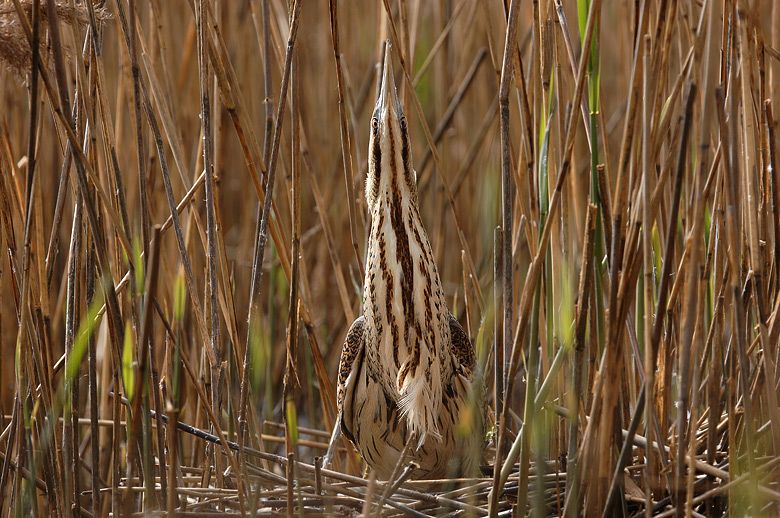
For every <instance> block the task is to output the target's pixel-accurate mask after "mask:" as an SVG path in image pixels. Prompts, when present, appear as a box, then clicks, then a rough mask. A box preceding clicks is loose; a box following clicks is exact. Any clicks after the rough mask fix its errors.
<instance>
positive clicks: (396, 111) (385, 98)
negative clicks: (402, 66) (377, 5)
mask: <svg viewBox="0 0 780 518" xmlns="http://www.w3.org/2000/svg"><path fill="white" fill-rule="evenodd" d="M381 81H382V82H381V83H380V85H379V95H378V96H377V98H376V106H375V107H374V117H377V118H378V119H380V120H382V121H385V120H387V118H389V117H390V116H391V115H395V116H396V117H397V118H398V119H400V118H401V116H402V115H403V109H402V108H401V101H400V100H399V99H398V92H397V91H396V88H395V78H394V77H393V59H392V54H391V52H390V40H388V41H387V42H386V43H385V56H384V68H383V70H382V80H381Z"/></svg>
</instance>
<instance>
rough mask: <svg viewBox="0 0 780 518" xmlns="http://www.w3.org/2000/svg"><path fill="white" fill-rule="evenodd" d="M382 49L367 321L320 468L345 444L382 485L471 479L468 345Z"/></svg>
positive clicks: (472, 372) (478, 421) (369, 183)
mask: <svg viewBox="0 0 780 518" xmlns="http://www.w3.org/2000/svg"><path fill="white" fill-rule="evenodd" d="M384 47H385V49H384V60H383V61H384V64H383V65H382V75H381V79H380V83H379V86H378V89H377V91H378V94H377V99H376V104H375V107H374V112H373V115H372V117H371V126H370V135H369V152H368V171H367V175H366V182H365V199H366V204H367V208H368V211H369V212H370V219H371V225H370V232H369V236H368V244H367V251H366V265H365V277H364V282H363V300H362V314H361V315H360V316H359V317H358V318H357V319H356V320H355V321H354V322H353V323H352V325H351V326H350V328H349V330H348V331H347V335H346V338H345V340H344V345H343V347H342V351H341V356H340V361H339V370H338V385H337V406H338V415H337V419H336V425H335V427H334V430H333V434H332V436H331V440H330V445H329V448H328V453H327V455H326V459H325V462H326V463H328V462H330V461H331V459H332V457H333V452H334V449H335V443H336V441H337V440H338V437H339V436H340V435H341V434H343V435H344V436H345V437H346V438H347V439H348V440H349V441H350V442H351V443H352V444H353V445H354V447H355V448H356V449H357V451H358V453H359V454H360V455H361V456H362V458H363V460H364V461H365V463H366V464H367V465H368V467H369V468H371V469H373V470H374V473H375V475H376V477H377V478H379V479H381V480H388V479H390V477H391V476H392V475H393V473H398V472H397V471H395V470H397V466H400V463H401V461H404V462H406V460H407V459H409V460H410V462H411V463H412V469H413V472H412V473H411V477H413V478H418V479H432V478H443V477H446V476H473V475H476V474H478V472H479V464H480V461H481V455H482V451H483V442H484V441H483V439H484V433H483V428H484V415H483V412H482V410H481V403H480V401H479V400H480V395H481V393H482V392H481V383H480V382H479V381H478V378H479V376H478V372H477V362H476V359H475V353H474V347H473V344H472V342H471V340H470V339H469V337H468V335H467V334H466V332H465V331H464V330H463V327H462V326H461V325H460V323H459V322H458V320H457V319H456V318H455V317H454V316H453V315H452V314H451V313H450V311H449V309H448V307H447V302H446V300H445V295H444V290H443V289H442V283H441V279H440V277H439V273H438V270H437V268H436V263H435V260H434V256H433V250H432V248H431V244H430V241H429V239H428V235H427V233H426V231H425V228H424V226H423V222H422V218H421V216H420V207H419V199H418V195H417V178H416V177H417V174H416V172H415V171H414V169H413V167H412V153H411V143H410V140H409V129H408V125H407V121H406V117H405V115H404V111H403V107H402V105H401V101H400V100H399V97H398V92H397V90H396V85H395V80H394V77H393V68H392V59H391V45H390V41H387V42H386V43H385V46H384ZM475 404H476V407H477V408H476V411H475V410H474V407H475ZM404 454H406V455H404Z"/></svg>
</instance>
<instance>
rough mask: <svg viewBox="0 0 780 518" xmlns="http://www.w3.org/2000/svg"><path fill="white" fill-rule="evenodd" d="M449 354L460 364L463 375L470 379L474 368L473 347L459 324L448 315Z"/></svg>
mask: <svg viewBox="0 0 780 518" xmlns="http://www.w3.org/2000/svg"><path fill="white" fill-rule="evenodd" d="M450 353H451V354H452V356H453V357H454V358H455V359H456V360H457V361H458V363H459V364H460V368H461V369H463V374H465V376H466V377H467V378H470V377H471V375H472V373H473V372H474V368H475V361H476V360H475V359H474V346H473V345H472V344H471V340H470V339H469V337H468V335H467V334H466V331H464V330H463V327H461V325H460V322H458V320H457V319H456V318H455V317H454V316H452V315H450Z"/></svg>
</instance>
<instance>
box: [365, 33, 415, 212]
mask: <svg viewBox="0 0 780 518" xmlns="http://www.w3.org/2000/svg"><path fill="white" fill-rule="evenodd" d="M379 81H380V82H379V88H378V90H377V92H378V93H377V98H376V104H375V106H374V113H373V115H372V116H371V129H370V131H371V133H370V136H369V140H368V176H367V178H366V201H367V202H368V206H369V208H373V207H374V204H375V203H376V202H377V201H378V200H379V199H380V198H381V197H382V196H386V195H392V194H393V193H395V192H399V194H401V195H403V196H410V197H411V198H412V199H414V200H416V197H417V188H416V173H415V172H414V169H412V158H411V146H410V143H409V130H408V128H407V124H406V116H404V111H403V107H402V106H401V101H400V99H399V98H398V92H397V91H396V88H395V79H394V78H393V60H392V53H391V46H390V42H389V41H388V42H387V43H386V44H385V54H384V65H383V67H382V76H381V77H380V80H379ZM396 190H397V191H396Z"/></svg>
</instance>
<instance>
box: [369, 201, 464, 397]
mask: <svg viewBox="0 0 780 518" xmlns="http://www.w3.org/2000/svg"><path fill="white" fill-rule="evenodd" d="M409 194H410V193H404V192H402V191H401V189H388V190H386V191H384V192H382V193H381V194H380V196H379V197H378V198H377V199H376V200H375V203H374V204H373V207H372V211H371V234H370V236H369V240H368V257H367V265H366V277H365V284H364V300H363V315H364V316H365V318H366V323H367V327H368V330H367V331H368V332H367V337H366V338H367V342H366V348H367V354H368V355H369V357H372V356H373V357H375V358H376V359H377V360H378V362H376V363H375V365H382V366H384V368H383V369H381V370H382V372H378V373H376V374H378V375H381V377H382V379H383V381H384V382H385V383H386V388H387V389H391V388H392V387H393V386H395V387H396V388H397V386H398V385H399V384H400V383H399V381H400V382H402V381H403V380H402V379H401V378H402V377H404V376H405V374H404V373H403V372H402V371H403V370H404V369H403V366H404V365H405V363H408V364H409V365H411V368H413V369H417V368H418V367H420V368H422V369H428V370H429V371H430V369H431V365H432V364H434V363H435V364H436V365H437V368H436V369H434V370H438V371H439V372H438V374H439V375H440V376H448V375H449V372H450V368H451V367H450V362H449V361H448V355H447V354H446V351H447V348H448V346H449V320H448V319H449V313H448V310H447V305H446V301H445V298H444V291H443V290H442V285H441V281H440V279H439V273H438V271H437V269H436V264H435V262H434V258H433V251H432V249H431V245H430V242H429V240H428V236H427V234H426V232H425V229H424V228H423V225H422V221H421V218H420V213H419V211H418V208H417V204H416V201H415V197H413V196H410V195H409ZM407 360H409V361H408V362H407ZM407 370H408V369H407ZM417 375H418V376H419V374H417ZM428 376H430V374H428ZM385 383H383V384H385Z"/></svg>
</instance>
